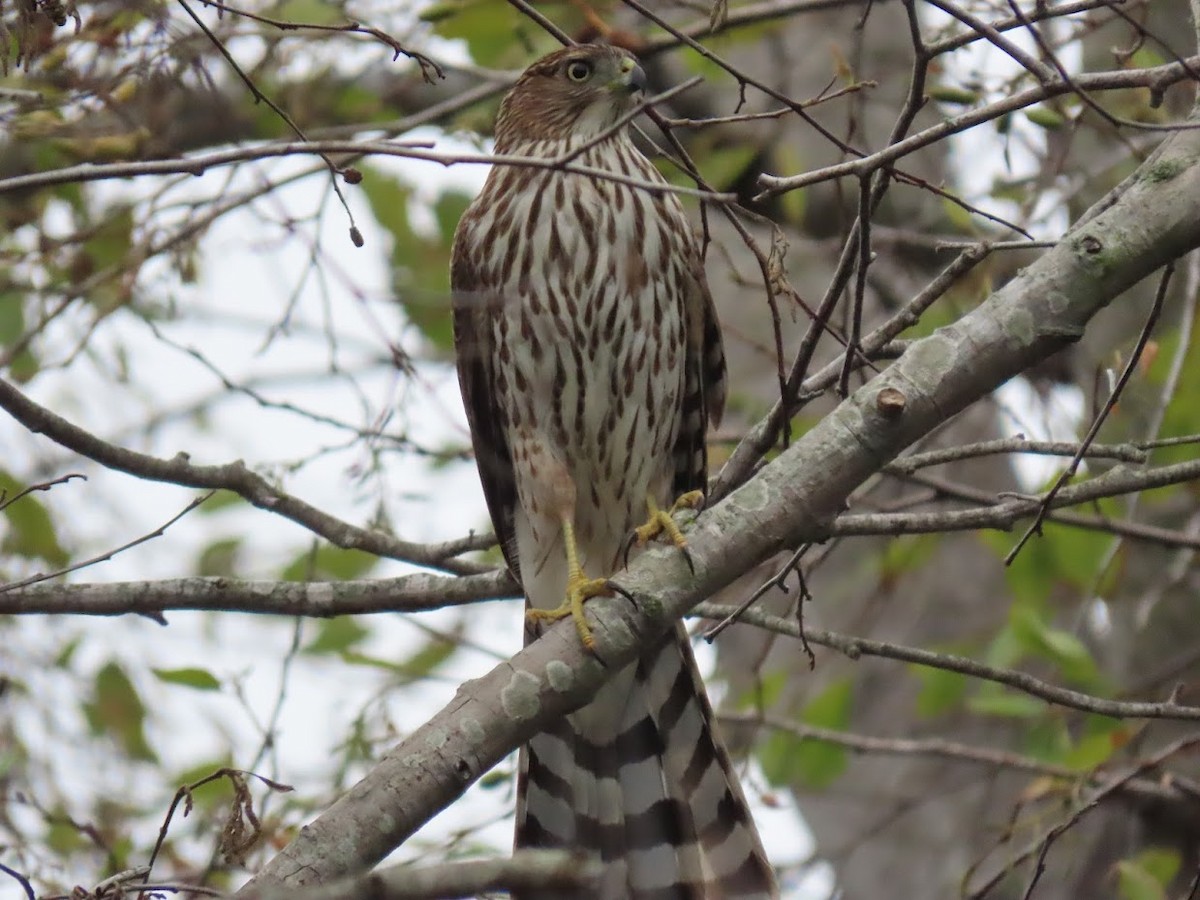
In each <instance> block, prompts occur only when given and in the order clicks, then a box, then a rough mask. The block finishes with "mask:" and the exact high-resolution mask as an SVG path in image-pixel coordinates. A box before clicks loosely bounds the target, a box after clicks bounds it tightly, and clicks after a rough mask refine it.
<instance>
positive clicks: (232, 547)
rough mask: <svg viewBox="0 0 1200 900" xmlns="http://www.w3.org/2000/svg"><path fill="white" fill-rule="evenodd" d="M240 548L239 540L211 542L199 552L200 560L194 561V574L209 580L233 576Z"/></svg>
mask: <svg viewBox="0 0 1200 900" xmlns="http://www.w3.org/2000/svg"><path fill="white" fill-rule="evenodd" d="M241 546H242V539H241V538H222V539H221V540H218V541H213V542H212V543H211V544H209V545H208V546H207V547H205V548H204V549H203V550H201V551H200V558H199V559H198V560H196V574H197V575H203V576H205V577H210V578H212V577H225V578H228V577H229V576H231V575H233V574H234V572H235V571H236V570H237V561H238V551H239V550H240V549H241Z"/></svg>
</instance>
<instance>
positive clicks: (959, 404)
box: [251, 130, 1200, 887]
mask: <svg viewBox="0 0 1200 900" xmlns="http://www.w3.org/2000/svg"><path fill="white" fill-rule="evenodd" d="M1197 246H1200V134H1197V132H1195V131H1194V130H1188V131H1184V132H1180V133H1179V134H1176V135H1173V136H1172V137H1170V138H1168V139H1167V141H1166V142H1165V143H1164V146H1163V148H1162V151H1161V152H1160V153H1158V154H1156V156H1155V158H1154V159H1153V160H1152V162H1151V163H1149V164H1147V165H1145V166H1143V167H1141V168H1140V169H1139V170H1138V171H1137V172H1136V173H1135V174H1134V175H1133V176H1132V177H1131V178H1130V179H1129V180H1128V182H1127V189H1126V190H1125V191H1123V192H1122V193H1121V195H1120V196H1119V197H1118V198H1117V199H1116V200H1115V201H1114V202H1113V203H1112V204H1111V205H1110V206H1109V207H1108V208H1106V209H1104V210H1103V211H1101V212H1099V214H1098V215H1096V216H1095V217H1094V218H1092V219H1090V220H1089V221H1088V222H1087V224H1086V225H1085V226H1083V227H1081V228H1078V229H1076V230H1074V231H1072V232H1071V233H1069V234H1068V235H1067V236H1066V237H1065V238H1064V239H1063V240H1062V241H1060V242H1059V243H1058V245H1057V246H1055V247H1054V248H1053V249H1052V250H1050V251H1048V252H1047V253H1045V254H1044V255H1043V256H1042V257H1041V258H1040V259H1038V260H1037V261H1036V262H1034V263H1033V264H1032V265H1030V266H1029V267H1028V268H1026V269H1025V270H1023V271H1022V272H1021V273H1020V274H1019V275H1018V276H1017V277H1015V278H1014V279H1013V280H1012V281H1010V282H1009V283H1008V284H1006V285H1005V286H1004V287H1003V288H1002V289H1001V290H999V291H997V292H996V293H995V294H994V295H992V296H991V297H990V298H989V299H988V300H987V301H986V302H984V303H983V304H982V305H981V306H979V307H978V308H976V309H975V310H974V311H972V312H971V313H969V314H968V315H966V316H964V317H963V318H962V319H961V320H959V321H958V322H957V323H955V324H954V325H951V326H949V327H946V328H943V329H941V330H939V331H938V332H936V333H935V334H933V335H931V336H929V337H927V338H924V339H922V340H920V341H917V342H915V343H914V344H913V345H912V346H911V347H910V348H909V350H908V352H907V353H905V354H904V356H903V357H901V359H900V360H898V361H897V362H896V363H895V364H894V365H893V366H892V367H891V368H889V369H887V370H886V371H885V372H884V373H883V374H881V375H879V376H878V377H876V378H875V379H873V380H872V381H871V382H870V383H868V384H867V385H866V386H864V387H863V388H861V389H860V390H858V391H857V392H856V393H855V394H853V395H852V396H851V397H849V398H848V399H846V400H845V401H844V402H843V403H842V404H841V405H840V406H838V408H837V409H836V410H834V411H833V412H832V413H830V414H829V415H828V416H826V418H825V419H823V420H822V421H821V422H820V423H818V424H817V425H816V426H814V427H813V428H812V429H811V430H810V431H809V432H808V433H807V434H805V435H804V436H803V437H802V438H801V439H800V440H799V441H797V443H796V444H795V445H793V446H792V447H791V448H790V449H789V450H787V451H786V452H784V453H782V454H781V455H780V456H779V457H778V458H777V459H775V460H773V461H772V462H770V463H769V464H767V465H766V466H764V467H763V469H762V470H761V471H760V472H759V473H758V474H757V475H756V476H755V477H754V478H753V479H751V480H750V481H749V482H747V483H746V484H745V485H743V486H742V487H740V488H739V489H737V490H736V491H734V492H733V493H731V494H730V495H729V496H728V497H727V498H726V499H725V500H724V501H723V502H721V503H718V504H716V505H715V506H714V507H712V508H711V509H709V510H706V511H705V512H704V513H703V514H702V515H700V516H699V518H698V519H697V520H696V523H695V525H694V526H693V528H692V530H691V532H690V533H689V548H690V550H691V556H692V562H693V564H694V569H695V574H694V575H691V576H689V573H688V566H687V565H686V564H685V562H684V561H683V560H682V559H681V558H680V556H679V554H678V553H677V552H672V550H670V549H663V550H655V551H651V552H649V553H646V554H645V555H643V556H642V557H641V558H639V559H638V560H637V561H636V562H635V563H634V564H633V565H632V566H631V567H630V569H629V570H628V572H627V573H623V574H622V575H621V576H620V578H619V579H617V581H618V582H619V585H620V587H621V588H622V590H623V591H625V592H628V594H629V595H630V596H632V597H633V598H635V600H636V603H634V604H631V603H628V602H626V601H625V600H623V599H616V600H611V601H606V600H596V601H593V602H592V603H591V604H589V612H590V613H591V615H592V619H593V621H594V625H593V631H594V634H595V636H596V640H597V648H596V651H595V654H594V655H589V654H587V653H585V652H584V650H583V648H582V646H581V645H580V642H579V639H578V636H577V634H576V632H575V629H574V626H573V624H571V623H567V622H563V623H560V624H559V625H556V626H555V627H553V628H551V629H549V630H548V631H547V632H546V634H545V635H544V636H543V637H542V638H541V639H540V640H538V641H535V642H534V643H532V644H530V645H529V646H528V647H526V648H525V649H524V650H522V651H521V652H520V653H518V654H516V655H515V656H514V657H513V658H512V659H511V660H508V661H506V662H504V663H502V664H500V665H499V666H497V667H496V668H495V669H493V670H492V671H491V672H489V673H488V674H487V675H485V676H483V677H482V678H480V679H478V680H475V681H471V682H468V683H466V684H464V685H462V687H461V688H460V689H459V692H458V694H457V695H456V696H455V698H454V699H453V700H452V701H451V702H450V703H449V704H448V705H447V706H446V707H445V708H444V709H443V710H442V711H441V712H439V713H438V714H437V715H435V716H434V717H433V718H432V719H431V720H430V721H428V722H427V723H426V724H424V725H423V726H421V727H420V728H418V729H417V730H416V731H414V732H413V733H412V734H411V735H410V736H409V737H408V738H406V739H405V740H404V741H402V742H401V743H400V744H399V745H397V746H396V747H395V748H394V749H393V750H392V751H391V752H389V753H388V754H387V756H385V757H384V759H383V760H382V761H381V762H380V764H379V765H378V766H377V767H376V768H375V769H374V770H373V771H372V772H371V773H369V774H368V775H367V776H366V777H365V778H364V779H363V780H362V781H360V782H359V783H358V784H357V785H355V786H354V787H353V788H351V789H350V791H349V792H347V793H346V794H345V795H344V796H343V797H342V798H341V799H340V800H338V801H337V802H336V803H335V804H334V805H333V806H331V807H330V808H329V810H327V811H326V812H325V813H324V814H323V815H321V816H319V817H318V818H317V819H316V820H315V821H313V822H312V823H310V824H309V825H307V826H306V827H305V828H304V829H303V830H302V831H301V833H300V834H299V835H298V836H297V837H296V839H295V840H294V841H293V842H292V843H291V844H290V845H288V846H287V847H286V848H285V849H284V850H283V851H281V852H280V853H279V854H278V855H277V856H275V857H274V858H273V859H272V860H271V861H270V862H268V863H267V865H266V866H265V867H264V868H263V870H262V871H261V872H259V874H258V875H257V876H256V877H255V878H254V879H253V881H252V882H251V885H252V886H253V887H261V886H262V885H264V884H267V883H273V882H285V883H288V884H291V885H301V884H316V883H322V882H325V881H328V880H330V879H333V878H336V877H339V876H340V875H343V874H345V873H348V872H355V871H360V870H361V869H363V868H365V867H368V866H371V865H374V864H375V863H377V862H378V861H379V860H380V859H382V858H383V857H384V856H385V855H386V854H387V853H389V852H391V850H392V849H394V848H395V847H396V846H397V845H399V844H400V843H401V842H403V841H404V840H405V839H407V837H408V836H410V835H411V834H412V833H413V832H414V831H415V830H416V829H417V828H418V827H419V826H420V825H421V824H422V823H423V822H424V821H426V820H427V819H428V818H429V817H430V816H431V815H432V814H433V813H434V812H435V811H437V810H438V809H441V808H442V807H444V806H446V805H447V804H448V803H450V802H451V801H453V800H454V799H455V798H456V797H458V796H459V795H460V794H461V793H462V792H463V790H465V789H466V787H467V785H469V784H470V783H471V782H473V781H474V780H475V779H476V778H478V777H479V776H480V775H481V774H482V773H483V772H484V771H486V770H487V769H489V768H490V767H491V766H493V765H494V764H495V763H496V762H498V761H499V760H500V759H502V758H503V757H504V756H505V755H507V754H508V753H509V752H511V750H512V749H513V748H514V747H516V746H517V745H518V744H520V743H521V742H522V741H524V740H527V739H528V738H529V737H530V736H531V735H532V734H533V733H534V732H535V731H537V730H538V729H539V728H540V727H542V726H543V725H544V723H546V722H549V721H550V720H552V719H554V718H555V717H558V716H561V715H562V714H564V713H565V712H567V711H569V710H571V709H574V708H577V707H578V706H580V705H582V704H583V703H584V702H586V700H587V699H588V698H589V697H590V696H592V695H593V693H594V692H595V690H596V688H597V686H598V685H599V684H600V683H601V682H602V681H603V680H604V679H605V678H606V677H608V676H611V675H614V674H615V673H616V672H617V671H618V670H619V669H620V668H621V667H623V666H624V665H627V664H628V663H630V662H632V661H633V660H634V659H635V658H636V656H637V655H638V653H639V652H641V650H642V649H643V648H644V647H646V646H648V645H649V643H650V642H651V641H652V640H653V639H654V638H655V637H656V636H657V635H659V634H661V633H662V632H663V631H664V630H665V629H667V628H668V627H670V625H671V624H672V623H673V622H674V621H675V620H676V619H677V618H678V617H680V616H681V615H683V614H684V613H686V612H687V611H688V610H689V609H691V608H692V607H693V606H695V605H696V604H697V603H698V602H700V601H701V600H702V599H704V598H705V597H708V596H712V595H713V594H714V593H715V592H716V591H717V590H719V589H721V588H722V587H724V586H726V585H728V584H729V583H730V582H732V581H733V580H734V579H735V578H737V577H738V576H740V575H742V574H743V573H745V572H746V571H748V569H749V568H750V567H752V566H754V565H756V564H758V563H760V562H762V561H764V560H766V559H768V558H770V557H771V556H773V555H774V554H776V553H778V552H780V551H781V550H784V549H786V548H789V547H795V546H797V545H799V544H801V543H804V542H806V541H811V540H813V539H814V538H816V537H819V536H820V535H821V534H822V533H824V532H825V531H826V529H827V528H828V526H829V524H830V523H831V522H832V521H833V520H834V518H835V517H836V515H837V514H838V512H839V511H840V510H841V508H842V505H843V504H844V503H845V502H846V498H847V497H848V496H849V495H850V493H851V492H852V491H853V490H854V489H855V488H856V487H858V486H859V485H860V484H862V483H863V482H864V481H865V480H866V479H867V478H868V477H870V476H871V475H872V474H874V473H875V472H877V471H879V469H880V468H882V467H883V466H884V465H886V464H887V463H888V462H889V461H890V460H891V459H893V458H894V457H895V456H896V455H897V454H898V453H900V451H901V450H903V449H904V448H905V447H907V446H908V445H909V444H911V443H912V442H913V441H915V440H917V439H918V438H920V437H921V436H923V435H924V434H926V433H928V432H929V431H930V430H931V429H933V428H934V427H936V426H937V425H938V424H940V423H941V422H943V421H945V420H946V419H948V418H949V417H950V416H952V415H954V414H955V413H957V412H959V411H960V410H962V409H964V408H966V407H967V406H968V405H970V404H971V403H973V402H975V401H976V400H978V399H979V398H981V397H983V396H985V395H986V394H988V393H989V392H990V391H992V390H994V389H995V388H996V387H997V386H999V385H1000V384H1002V383H1003V382H1004V381H1006V380H1007V379H1009V378H1011V377H1013V376H1014V375H1016V374H1018V373H1019V372H1021V371H1023V370H1025V369H1027V368H1028V367H1029V366H1031V365H1033V364H1034V363H1036V362H1038V361H1040V360H1043V359H1045V358H1047V357H1048V356H1050V355H1051V354H1053V353H1055V352H1057V351H1059V350H1061V349H1062V348H1063V347H1064V346H1066V345H1067V344H1069V343H1070V342H1072V341H1075V340H1078V339H1079V337H1080V336H1081V335H1082V333H1083V330H1084V327H1085V325H1086V324H1087V322H1088V321H1089V320H1090V319H1091V317H1092V316H1094V315H1095V314H1096V313H1097V312H1098V311H1099V310H1100V309H1102V308H1103V307H1104V306H1106V305H1107V304H1108V303H1110V302H1112V301H1113V300H1114V299H1115V298H1117V297H1118V296H1119V295H1120V294H1121V293H1122V292H1123V291H1125V290H1126V289H1127V288H1129V287H1131V286H1132V285H1134V284H1136V283H1137V282H1138V281H1140V280H1141V279H1142V278H1145V277H1146V276H1147V275H1149V274H1151V273H1153V272H1154V271H1155V270H1157V269H1158V268H1160V267H1161V266H1163V265H1165V264H1167V263H1168V262H1170V261H1171V260H1174V259H1177V258H1179V257H1180V256H1182V255H1183V254H1184V253H1186V252H1188V251H1189V250H1191V249H1193V248H1195V247H1197ZM1196 712H1197V715H1198V716H1200V710H1197V711H1196Z"/></svg>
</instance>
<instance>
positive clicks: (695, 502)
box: [633, 491, 704, 550]
mask: <svg viewBox="0 0 1200 900" xmlns="http://www.w3.org/2000/svg"><path fill="white" fill-rule="evenodd" d="M703 502H704V492H703V491H688V492H687V493H686V494H683V495H682V496H680V498H679V499H678V500H676V501H675V502H674V503H672V504H671V508H670V509H669V510H667V511H665V512H664V511H663V510H661V509H659V508H658V504H657V503H656V502H655V501H654V498H653V497H647V498H646V509H647V510H649V513H650V515H649V517H648V518H647V519H646V524H645V525H642V526H640V527H638V528H635V529H634V530H633V540H634V543H635V544H637V546H639V547H641V546H642V545H643V544H648V543H649V542H650V541H652V540H654V539H655V538H656V537H658V536H659V535H660V534H665V535H666V536H667V537H668V538H670V540H671V543H672V544H674V545H675V546H676V547H678V548H679V549H680V550H683V549H685V548H686V547H687V538H686V537H684V535H683V532H682V531H680V530H679V526H678V525H676V524H675V520H674V519H673V518H672V516H673V515H674V514H675V513H677V512H679V510H681V509H699V507H700V505H701V504H702V503H703Z"/></svg>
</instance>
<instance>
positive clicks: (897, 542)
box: [879, 534, 938, 590]
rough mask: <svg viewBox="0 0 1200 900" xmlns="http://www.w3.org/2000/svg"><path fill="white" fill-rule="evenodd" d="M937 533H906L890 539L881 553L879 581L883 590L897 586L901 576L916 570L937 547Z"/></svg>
mask: <svg viewBox="0 0 1200 900" xmlns="http://www.w3.org/2000/svg"><path fill="white" fill-rule="evenodd" d="M937 546H938V536H937V535H935V534H905V535H901V536H899V537H897V538H893V539H892V540H890V541H888V542H887V544H886V545H885V546H884V550H883V553H881V554H880V555H879V583H880V587H881V588H882V589H883V590H889V589H891V588H893V587H895V584H896V581H897V580H898V579H899V578H900V576H902V575H905V574H907V573H909V572H915V571H916V570H917V569H919V568H920V567H921V565H922V564H923V563H924V562H925V561H926V560H927V559H929V557H930V556H931V555H932V554H933V551H934V550H936V549H937Z"/></svg>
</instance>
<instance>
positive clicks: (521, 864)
mask: <svg viewBox="0 0 1200 900" xmlns="http://www.w3.org/2000/svg"><path fill="white" fill-rule="evenodd" d="M599 870H600V864H599V862H598V861H597V860H589V859H587V858H585V857H582V856H580V855H578V854H575V853H566V852H564V851H561V850H525V851H521V852H518V853H515V854H513V855H512V856H511V857H509V858H506V859H484V860H471V861H468V862H452V863H443V864H442V865H438V866H420V867H417V866H389V867H388V868H386V869H381V870H380V871H378V872H372V873H370V874H368V875H362V876H359V877H357V878H343V879H340V880H338V881H335V882H333V883H332V884H328V885H325V886H324V887H318V888H313V889H311V890H306V891H297V890H295V889H294V888H290V887H273V888H265V889H263V890H261V891H252V892H250V893H249V894H248V895H245V896H247V897H249V898H252V900H362V898H364V897H370V898H372V900H449V898H453V897H475V896H477V895H479V894H481V893H483V892H484V891H506V892H508V893H512V892H514V891H561V892H562V896H564V897H573V896H576V895H577V894H578V892H579V891H581V890H582V889H583V888H584V887H586V886H587V885H588V884H589V883H590V882H591V881H592V880H593V879H594V878H595V877H596V876H597V875H598V874H599Z"/></svg>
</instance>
